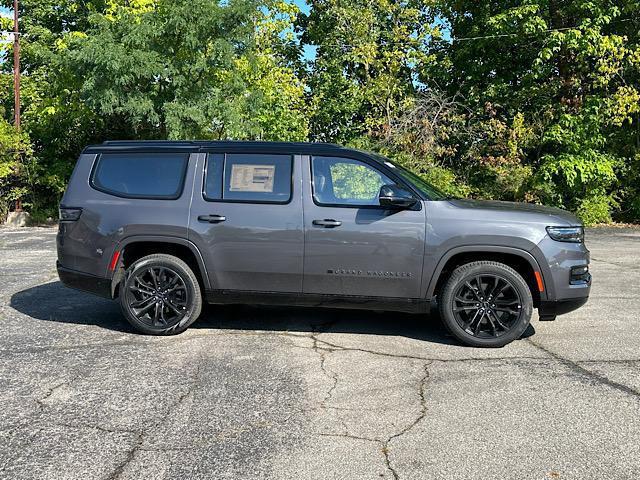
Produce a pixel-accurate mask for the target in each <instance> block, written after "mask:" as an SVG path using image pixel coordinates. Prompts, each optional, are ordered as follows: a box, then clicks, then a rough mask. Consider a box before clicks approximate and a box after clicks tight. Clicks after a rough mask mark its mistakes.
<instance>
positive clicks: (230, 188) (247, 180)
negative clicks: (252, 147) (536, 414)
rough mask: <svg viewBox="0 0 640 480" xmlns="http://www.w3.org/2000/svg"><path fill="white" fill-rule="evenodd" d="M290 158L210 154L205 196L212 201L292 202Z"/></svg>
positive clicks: (286, 156) (281, 156)
mask: <svg viewBox="0 0 640 480" xmlns="http://www.w3.org/2000/svg"><path fill="white" fill-rule="evenodd" d="M291 170H292V157H291V155H266V154H246V153H240V154H236V153H232V154H226V155H222V154H211V155H209V158H208V161H207V174H206V181H205V192H204V193H205V197H206V198H207V199H209V200H229V201H245V202H271V203H286V202H288V201H289V200H290V199H291Z"/></svg>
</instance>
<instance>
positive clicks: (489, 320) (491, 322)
mask: <svg viewBox="0 0 640 480" xmlns="http://www.w3.org/2000/svg"><path fill="white" fill-rule="evenodd" d="M486 317H487V321H488V322H489V325H490V326H491V333H492V335H493V336H494V337H496V336H497V335H498V332H497V331H496V324H495V323H494V322H493V319H492V318H491V314H490V312H487V313H486Z"/></svg>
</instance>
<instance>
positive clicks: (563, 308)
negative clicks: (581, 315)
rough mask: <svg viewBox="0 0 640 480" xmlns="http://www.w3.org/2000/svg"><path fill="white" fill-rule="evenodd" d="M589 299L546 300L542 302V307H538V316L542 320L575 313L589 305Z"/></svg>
mask: <svg viewBox="0 0 640 480" xmlns="http://www.w3.org/2000/svg"><path fill="white" fill-rule="evenodd" d="M587 300H589V297H581V298H569V299H564V300H554V301H549V300H544V301H541V302H540V306H539V307H538V315H539V316H540V319H541V320H545V319H552V318H554V317H556V316H557V315H562V314H564V313H569V312H573V311H574V310H577V309H578V308H580V307H581V306H582V305H584V304H585V303H587Z"/></svg>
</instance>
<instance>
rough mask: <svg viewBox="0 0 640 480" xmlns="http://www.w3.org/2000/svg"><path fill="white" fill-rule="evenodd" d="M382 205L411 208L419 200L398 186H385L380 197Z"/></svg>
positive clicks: (381, 188) (381, 189)
mask: <svg viewBox="0 0 640 480" xmlns="http://www.w3.org/2000/svg"><path fill="white" fill-rule="evenodd" d="M378 200H379V201H380V205H382V206H384V207H393V208H411V207H413V206H414V205H415V204H416V203H417V202H418V200H417V199H416V198H415V197H414V196H413V194H412V193H411V192H409V191H407V190H405V189H404V188H402V187H400V186H398V185H383V186H382V187H380V194H379V195H378Z"/></svg>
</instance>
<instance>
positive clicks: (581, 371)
mask: <svg viewBox="0 0 640 480" xmlns="http://www.w3.org/2000/svg"><path fill="white" fill-rule="evenodd" d="M527 341H528V342H529V343H530V344H531V345H533V346H534V347H536V348H538V349H540V350H541V351H543V352H545V353H546V354H547V355H549V356H550V357H552V358H554V359H555V360H557V361H558V362H560V363H562V364H564V365H565V366H567V367H568V368H569V369H570V370H571V371H573V372H574V373H577V374H578V375H580V376H581V377H586V378H588V379H590V380H592V381H594V382H595V383H597V384H600V385H604V386H607V387H610V388H613V389H615V390H618V391H620V392H623V393H626V394H627V395H631V396H632V397H635V398H640V392H639V391H637V390H635V389H633V388H631V387H629V386H627V385H624V384H622V383H618V382H616V381H614V380H611V379H610V378H608V377H606V376H604V375H601V374H599V373H596V372H592V371H591V370H589V369H586V368H584V367H583V366H581V365H580V364H579V363H577V362H574V361H573V360H569V359H568V358H565V357H562V356H560V355H558V354H557V353H555V352H552V351H551V350H549V349H548V348H547V347H544V346H543V345H541V344H539V343H536V342H534V341H533V340H531V339H530V338H527ZM603 363H605V362H603Z"/></svg>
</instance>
